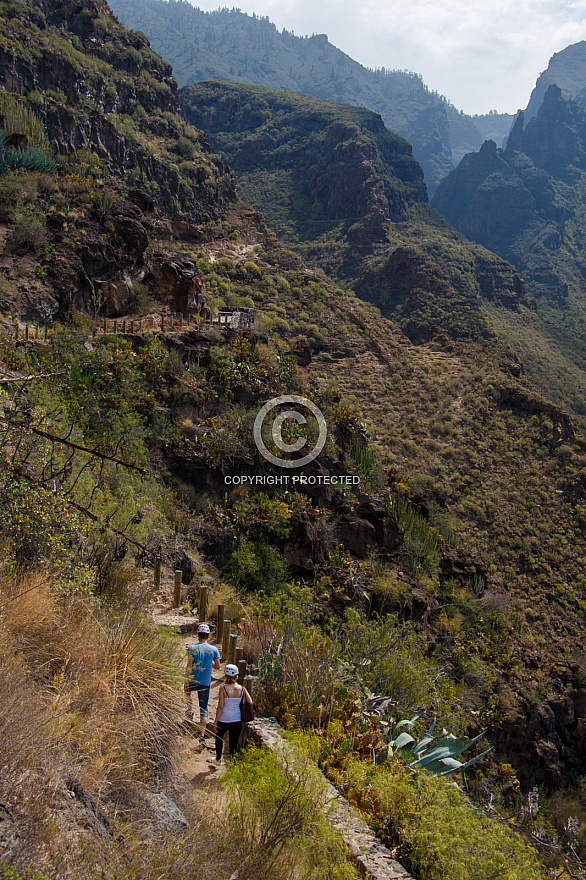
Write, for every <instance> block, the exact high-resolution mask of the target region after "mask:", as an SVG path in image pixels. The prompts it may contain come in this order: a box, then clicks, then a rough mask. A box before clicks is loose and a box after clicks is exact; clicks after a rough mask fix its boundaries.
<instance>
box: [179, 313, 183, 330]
mask: <svg viewBox="0 0 586 880" xmlns="http://www.w3.org/2000/svg"><path fill="white" fill-rule="evenodd" d="M179 326H180V327H183V312H179Z"/></svg>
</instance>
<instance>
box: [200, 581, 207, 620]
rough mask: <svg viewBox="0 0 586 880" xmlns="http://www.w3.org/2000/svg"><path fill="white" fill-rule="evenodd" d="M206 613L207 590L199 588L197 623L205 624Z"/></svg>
mask: <svg viewBox="0 0 586 880" xmlns="http://www.w3.org/2000/svg"><path fill="white" fill-rule="evenodd" d="M207 613H208V588H207V587H200V588H199V622H200V623H205V619H206V616H207Z"/></svg>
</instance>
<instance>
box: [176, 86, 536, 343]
mask: <svg viewBox="0 0 586 880" xmlns="http://www.w3.org/2000/svg"><path fill="white" fill-rule="evenodd" d="M180 98H181V104H182V106H183V110H184V113H185V116H186V118H187V119H188V120H189V121H190V122H192V123H193V124H194V125H195V126H197V127H199V128H204V129H205V130H206V131H207V132H208V135H209V137H210V140H211V143H212V145H213V148H214V149H215V150H217V151H219V152H220V153H221V154H222V155H223V156H225V158H226V161H227V162H229V164H230V166H231V167H232V168H234V170H235V172H236V174H237V177H238V188H239V192H240V194H241V196H242V197H243V198H245V199H246V201H248V202H250V203H251V204H253V205H254V206H255V207H256V208H258V209H259V210H261V211H262V212H263V214H264V215H265V216H266V217H267V219H268V221H269V222H270V224H271V225H272V227H273V228H274V229H275V231H276V232H277V233H278V235H279V236H280V237H281V239H282V240H283V241H284V242H286V243H287V244H288V245H289V246H290V247H292V248H293V249H295V250H297V251H298V252H299V253H300V254H301V255H302V256H303V258H304V259H305V260H306V261H308V262H309V263H310V264H311V265H313V266H318V267H320V268H321V269H323V270H324V271H325V272H327V274H328V275H331V276H333V277H335V278H337V279H339V280H340V281H341V282H343V283H344V284H346V285H350V286H352V287H353V288H354V290H355V291H356V292H357V293H358V294H359V295H360V296H361V297H363V298H364V299H366V300H369V301H370V302H373V303H375V304H376V305H377V306H379V307H380V308H381V310H382V311H383V313H384V314H386V315H389V316H391V317H392V318H393V319H394V320H396V321H398V322H399V324H400V326H401V327H402V328H403V330H404V332H406V333H407V334H408V335H409V336H410V338H412V339H413V340H416V341H419V342H420V341H422V340H424V339H426V338H427V336H428V334H429V332H430V329H431V327H432V326H434V325H441V326H444V327H445V328H446V329H448V330H449V331H450V333H452V335H454V336H458V337H468V338H474V337H478V336H488V335H489V332H488V329H487V326H486V324H485V322H484V319H483V318H482V316H481V313H480V303H481V301H482V299H483V297H486V298H487V299H489V300H491V301H493V302H495V303H496V304H497V305H498V306H506V307H507V308H513V309H516V308H518V307H519V306H521V305H522V304H524V305H527V300H526V297H525V292H524V288H523V283H522V281H521V280H520V278H519V277H518V276H516V273H515V271H514V270H513V268H512V267H511V266H510V265H507V264H506V263H505V262H504V261H503V260H500V259H499V258H498V257H496V256H495V255H493V254H489V253H488V252H487V251H485V250H484V249H479V248H476V247H475V246H474V245H471V244H470V243H468V242H466V241H465V240H464V239H462V238H461V237H459V236H458V235H456V234H455V233H454V231H453V230H452V229H450V227H449V226H447V224H443V223H442V221H441V220H440V218H439V217H438V216H437V215H436V214H434V212H433V211H430V209H429V207H428V205H427V196H426V191H425V185H424V182H423V175H422V171H421V167H420V165H419V163H418V162H417V161H416V160H415V159H414V158H413V156H412V154H411V148H410V146H409V144H408V143H407V142H406V141H405V140H404V139H403V138H400V137H398V136H397V135H395V134H393V133H392V132H390V131H389V130H388V129H387V128H385V126H384V124H383V122H382V119H381V117H380V116H378V115H376V114H375V113H371V112H370V111H368V110H358V109H355V108H352V107H349V106H347V105H343V104H333V103H330V102H327V101H320V100H319V99H316V98H310V97H307V96H304V95H296V94H292V93H291V92H286V91H276V90H273V89H266V88H263V87H260V86H244V85H237V84H230V83H215V82H211V83H198V84H196V85H193V86H188V87H185V88H183V89H181V91H180Z"/></svg>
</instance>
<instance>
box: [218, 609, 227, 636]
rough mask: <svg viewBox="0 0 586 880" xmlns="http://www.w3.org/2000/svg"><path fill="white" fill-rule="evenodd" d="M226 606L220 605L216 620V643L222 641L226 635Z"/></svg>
mask: <svg viewBox="0 0 586 880" xmlns="http://www.w3.org/2000/svg"><path fill="white" fill-rule="evenodd" d="M225 610H226V606H225V605H224V604H223V603H222V604H221V605H220V604H219V605H218V616H217V618H216V642H221V641H222V636H223V635H224V612H225Z"/></svg>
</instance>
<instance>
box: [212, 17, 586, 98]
mask: <svg viewBox="0 0 586 880" xmlns="http://www.w3.org/2000/svg"><path fill="white" fill-rule="evenodd" d="M239 3H240V8H241V9H242V11H243V12H248V13H250V14H252V12H256V14H257V15H263V16H264V15H267V16H268V17H269V18H270V19H271V21H273V22H274V23H275V24H276V25H277V27H278V28H279V29H282V28H283V27H285V28H287V30H293V31H294V32H295V34H297V35H298V36H303V35H305V34H311V33H326V34H327V35H328V37H329V39H330V42H331V43H333V44H334V45H335V46H338V48H340V49H342V50H343V51H344V52H346V53H347V54H348V55H350V56H351V57H352V58H355V59H356V61H359V62H360V63H361V64H365V65H367V66H369V67H388V68H399V69H403V68H406V69H408V70H414V71H416V72H417V73H421V75H422V76H423V79H424V81H425V82H426V83H427V85H428V86H429V87H430V88H431V89H436V90H437V91H438V92H440V93H441V94H444V95H446V97H447V98H449V99H450V100H451V101H452V102H453V103H454V104H456V106H457V107H459V108H461V109H463V110H465V111H466V112H468V113H483V112H486V111H488V110H490V109H492V108H495V109H497V110H499V111H501V112H509V113H513V112H515V111H516V110H517V109H518V108H519V107H524V106H525V105H526V104H527V101H528V99H529V95H530V93H531V89H532V88H533V86H534V85H535V80H536V78H537V76H538V75H539V73H540V72H541V71H542V70H544V69H545V68H546V67H547V64H548V61H549V58H550V57H551V55H552V54H553V53H554V52H559V51H560V50H561V49H563V48H565V47H566V46H567V45H569V44H570V43H575V42H577V41H579V40H582V39H586V0H492V2H491V3H490V4H487V3H486V0H442V2H441V3H438V2H437V0H390V2H385V0H362V2H361V5H360V7H359V8H356V6H355V5H354V2H351V0H323V2H321V3H320V4H317V3H316V2H315V0H239ZM196 5H199V6H200V8H205V9H215V8H217V3H213V2H208V0H203V2H200V3H197V4H196Z"/></svg>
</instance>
